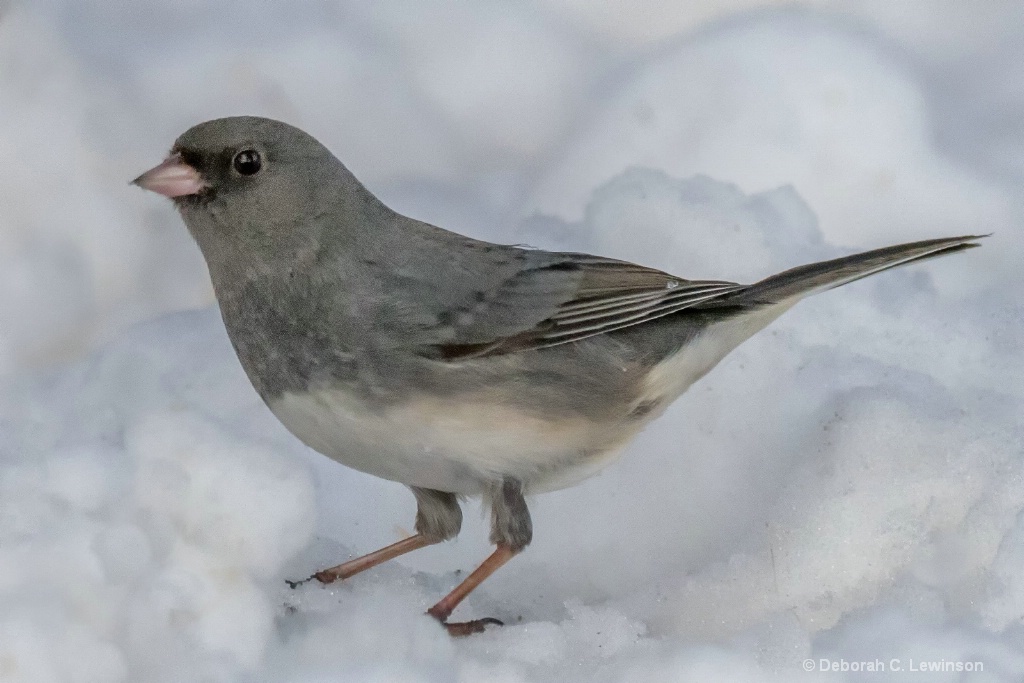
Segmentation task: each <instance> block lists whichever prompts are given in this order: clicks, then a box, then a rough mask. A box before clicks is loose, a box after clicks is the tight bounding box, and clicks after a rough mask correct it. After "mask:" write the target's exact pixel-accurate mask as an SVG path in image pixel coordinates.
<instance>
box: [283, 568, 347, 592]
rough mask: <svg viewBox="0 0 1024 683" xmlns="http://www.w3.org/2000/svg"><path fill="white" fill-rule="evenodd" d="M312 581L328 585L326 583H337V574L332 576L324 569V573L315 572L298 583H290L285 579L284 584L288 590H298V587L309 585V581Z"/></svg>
mask: <svg viewBox="0 0 1024 683" xmlns="http://www.w3.org/2000/svg"><path fill="white" fill-rule="evenodd" d="M313 580H316V581H319V582H320V583H322V584H328V583H333V582H335V581H337V580H338V576H337V574H333V573H331V572H330V571H328V570H326V569H325V570H324V571H320V572H317V573H316V574H313V575H312V576H307V577H306V578H304V579H300V580H298V581H291V580H289V579H285V580H284V582H285V583H287V584H288V587H289V588H292V589H295V588H298V587H299V586H304V585H305V584H307V583H309V582H310V581H313Z"/></svg>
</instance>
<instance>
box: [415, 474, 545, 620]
mask: <svg viewBox="0 0 1024 683" xmlns="http://www.w3.org/2000/svg"><path fill="white" fill-rule="evenodd" d="M532 539H533V522H532V521H531V520H530V511H529V509H527V507H526V500H525V499H524V498H523V487H522V484H521V483H520V482H519V481H518V480H516V479H505V480H503V481H502V483H501V486H500V487H498V488H497V490H496V491H495V492H494V493H493V497H492V501H491V542H492V543H494V544H496V545H497V546H498V547H497V548H495V550H494V552H493V553H491V555H490V557H488V558H487V559H486V560H484V562H483V564H481V565H480V566H479V567H477V568H476V569H475V570H474V571H473V573H472V574H470V575H469V576H467V577H466V579H465V580H464V581H463V582H462V583H460V584H459V585H458V586H456V587H455V589H454V590H452V592H451V593H449V594H448V595H446V596H444V597H443V598H441V600H440V601H439V602H438V603H437V604H436V605H434V606H433V607H431V608H430V609H429V610H427V614H429V615H430V616H432V617H434V618H435V619H437V620H438V621H440V622H441V623H442V624H444V627H445V628H446V629H448V633H450V634H451V635H453V636H466V635H469V634H471V633H480V632H482V631H483V630H484V628H485V627H486V626H487V625H488V624H496V625H498V626H500V625H501V622H500V621H498V620H497V619H491V618H486V619H474V620H473V621H464V622H456V623H448V617H449V616H451V613H452V611H453V610H454V609H455V608H456V607H457V606H458V605H459V603H460V602H462V601H463V600H464V599H465V598H466V596H467V595H469V594H470V593H471V592H472V591H473V589H474V588H476V587H477V586H479V585H480V584H481V583H483V582H484V580H485V579H486V578H487V577H488V576H490V575H491V574H493V573H494V572H495V571H497V570H498V568H499V567H501V566H502V565H503V564H505V563H506V562H508V561H509V560H511V559H512V558H513V557H514V556H515V555H517V554H518V553H519V551H521V550H522V549H523V548H525V547H526V546H527V545H529V543H530V541H531V540H532Z"/></svg>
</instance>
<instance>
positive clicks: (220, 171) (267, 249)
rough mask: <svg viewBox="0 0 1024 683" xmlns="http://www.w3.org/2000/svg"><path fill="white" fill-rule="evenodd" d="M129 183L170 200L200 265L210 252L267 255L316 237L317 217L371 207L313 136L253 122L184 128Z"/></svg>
mask: <svg viewBox="0 0 1024 683" xmlns="http://www.w3.org/2000/svg"><path fill="white" fill-rule="evenodd" d="M134 182H135V184H137V185H139V186H140V187H143V188H146V189H148V190H152V191H154V192H158V193H160V194H162V195H164V196H167V197H170V198H171V199H172V200H173V201H174V203H175V205H176V206H177V208H178V210H179V211H180V212H181V215H182V218H183V219H184V220H185V224H186V225H187V226H188V229H189V231H190V232H191V233H192V235H193V236H194V237H195V239H196V240H197V241H198V242H199V245H200V247H201V248H202V249H203V252H204V254H205V255H206V257H207V260H208V261H209V260H210V258H211V256H213V254H212V253H211V252H210V249H215V250H216V251H217V252H222V251H223V250H224V249H225V248H227V249H228V250H229V251H230V252H234V255H235V256H236V257H244V254H243V253H239V249H241V250H243V251H248V250H249V249H253V248H255V249H257V250H258V251H260V252H263V253H265V254H269V253H271V252H273V251H276V250H278V249H280V248H281V247H282V246H285V245H286V244H288V243H295V242H296V241H298V242H299V243H301V242H302V241H304V240H306V239H316V238H317V236H316V235H314V234H309V233H311V232H315V231H316V230H317V229H318V228H317V226H318V224H319V223H318V222H317V221H315V220H314V219H315V218H316V217H317V216H322V215H324V213H325V212H327V211H328V210H330V209H333V208H338V209H341V208H342V207H343V206H344V207H345V208H349V207H348V206H346V205H351V204H352V203H353V202H356V201H358V202H367V201H370V202H375V201H376V200H375V199H374V198H373V197H372V195H370V194H369V192H368V191H366V190H365V188H363V187H362V185H360V184H359V182H358V181H357V180H356V179H355V177H354V176H352V174H351V173H350V172H349V171H348V169H346V168H345V166H344V165H343V164H342V163H341V162H340V161H338V159H336V158H335V157H334V155H333V154H331V152H330V150H328V149H327V148H326V147H324V146H323V145H322V144H320V143H319V142H318V141H317V140H316V139H315V138H313V137H312V136H310V135H309V134H307V133H305V132H303V131H301V130H299V129H298V128H295V127H294V126H290V125H288V124H286V123H282V122H280V121H274V120H272V119H265V118H260V117H255V116H233V117H229V118H223V119H214V120H212V121H207V122H205V123H200V124H199V125H197V126H194V127H192V128H190V129H189V130H188V131H186V132H185V133H184V134H183V135H182V136H181V137H179V138H178V139H177V140H176V141H175V143H174V146H173V147H172V148H171V154H170V156H169V157H168V159H167V160H166V161H164V162H163V163H162V164H160V165H159V166H157V167H156V168H154V169H152V170H150V171H147V172H146V173H144V174H142V175H141V176H139V177H138V178H136V179H135V181H134ZM220 255H221V256H222V257H227V256H229V255H230V254H220Z"/></svg>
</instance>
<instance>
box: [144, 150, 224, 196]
mask: <svg viewBox="0 0 1024 683" xmlns="http://www.w3.org/2000/svg"><path fill="white" fill-rule="evenodd" d="M132 184H134V185H138V186H139V187H141V188H143V189H144V190H151V191H152V192H156V193H157V194H162V195H163V196H165V197H171V198H173V197H183V196H185V195H189V194H198V193H199V192H200V190H202V189H203V188H204V187H206V183H204V182H203V177H202V176H201V175H199V171H197V170H196V169H194V168H192V167H191V166H189V165H188V164H186V163H185V162H184V161H183V160H182V158H181V155H179V154H172V155H171V156H169V157H167V158H166V159H165V160H164V162H163V163H162V164H160V165H159V166H156V167H154V168H151V169H149V170H148V171H146V172H145V173H143V174H142V175H140V176H139V177H138V178H136V179H135V180H133V181H132Z"/></svg>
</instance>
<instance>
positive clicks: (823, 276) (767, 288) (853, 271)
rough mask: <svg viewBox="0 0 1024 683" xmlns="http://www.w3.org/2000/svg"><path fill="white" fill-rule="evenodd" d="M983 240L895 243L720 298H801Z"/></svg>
mask: <svg viewBox="0 0 1024 683" xmlns="http://www.w3.org/2000/svg"><path fill="white" fill-rule="evenodd" d="M983 237H987V235H965V236H963V237H947V238H943V239H936V240H925V241H923V242H911V243H908V244H898V245H896V246H893V247H885V248H883V249H874V250H872V251H865V252H863V253H860V254H854V255H853V256H844V257H843V258H837V259H833V260H831V261H820V262H818V263H811V264H809V265H806V266H799V267H797V268H791V269H790V270H787V271H785V272H782V273H779V274H777V275H772V276H771V277H769V278H765V279H764V280H761V281H760V282H758V283H755V284H753V285H750V286H749V287H747V288H745V289H743V290H742V291H740V292H737V293H736V294H734V295H731V296H727V297H723V298H722V300H721V303H730V304H733V303H738V304H743V305H751V304H771V303H781V302H783V301H788V300H791V299H802V298H803V297H805V296H810V295H811V294H815V293H817V292H822V291H825V290H826V289H832V288H833V287H839V286H840V285H845V284H847V283H848V282H853V281H855V280H859V279H861V278H863V277H867V276H869V275H874V274H875V273H881V272H882V271H883V270H889V269H890V268H896V267H898V266H903V265H906V264H908V263H916V262H917V261H923V260H925V259H930V258H935V257H937V256H945V255H946V254H952V253H955V252H958V251H963V250H965V249H972V248H974V247H979V246H981V245H980V244H978V243H977V240H979V239H982V238H983Z"/></svg>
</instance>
